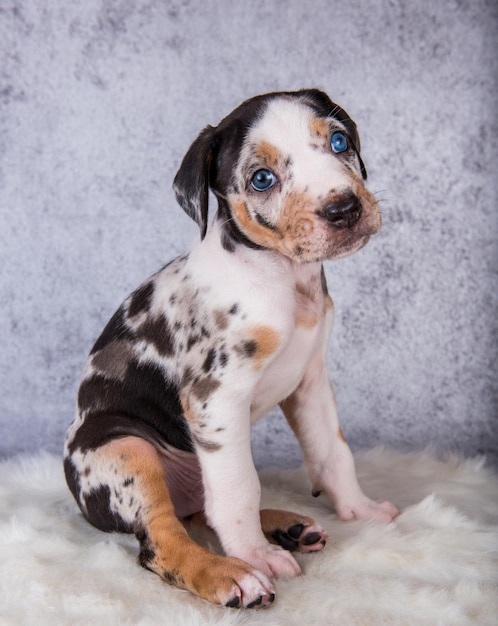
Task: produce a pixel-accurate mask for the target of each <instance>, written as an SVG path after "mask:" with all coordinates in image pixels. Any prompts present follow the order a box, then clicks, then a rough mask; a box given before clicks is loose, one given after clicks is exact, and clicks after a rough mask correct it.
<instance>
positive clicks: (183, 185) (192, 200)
mask: <svg viewBox="0 0 498 626" xmlns="http://www.w3.org/2000/svg"><path fill="white" fill-rule="evenodd" d="M214 135H215V129H214V128H213V127H212V126H206V128H205V129H204V130H203V131H202V132H201V133H200V135H199V136H198V137H197V139H196V140H195V141H194V143H193V144H192V145H191V146H190V148H189V149H188V152H187V154H186V155H185V156H184V157H183V161H182V164H181V165H180V169H179V170H178V172H177V174H176V176H175V180H174V182H173V189H174V191H175V195H176V199H177V201H178V203H179V205H180V206H181V207H182V209H183V210H184V211H185V212H186V213H187V215H188V216H189V217H191V218H192V219H193V220H194V221H195V222H196V223H197V225H198V226H199V228H200V231H201V239H204V236H205V235H206V230H207V222H208V198H209V185H210V171H211V164H212V161H213V151H214Z"/></svg>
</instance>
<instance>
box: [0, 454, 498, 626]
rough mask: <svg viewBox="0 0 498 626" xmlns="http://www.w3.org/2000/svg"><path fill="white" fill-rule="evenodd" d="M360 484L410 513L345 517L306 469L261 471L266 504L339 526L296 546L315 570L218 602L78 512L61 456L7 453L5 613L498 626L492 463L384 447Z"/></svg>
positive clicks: (43, 618) (2, 531) (64, 619)
mask: <svg viewBox="0 0 498 626" xmlns="http://www.w3.org/2000/svg"><path fill="white" fill-rule="evenodd" d="M356 462H357V468H358V474H359V479H360V482H361V483H362V485H363V487H364V489H365V491H366V492H367V493H369V494H370V495H372V496H374V497H380V496H382V497H385V498H388V499H390V500H391V501H393V502H395V503H396V504H397V505H398V507H399V508H400V509H401V511H402V513H401V515H400V516H399V518H398V519H397V520H396V521H395V522H394V523H392V524H390V525H387V526H386V525H381V524H378V523H364V522H347V523H343V522H339V521H338V520H337V519H336V518H335V516H334V514H333V513H332V512H331V511H330V510H329V509H328V508H327V506H326V504H325V502H324V501H323V500H322V499H313V498H312V497H311V496H310V494H309V487H308V483H307V480H306V477H305V474H304V472H303V470H302V469H299V470H296V471H288V470H285V471H284V470H270V471H264V472H262V473H261V480H262V483H263V505H264V506H272V507H278V508H287V509H295V510H300V511H302V512H303V513H306V514H308V515H311V516H314V517H315V518H316V519H317V520H318V521H319V523H321V524H322V525H323V526H324V527H325V528H326V529H327V530H328V532H329V534H330V537H331V540H330V541H329V542H328V544H327V546H326V548H325V550H324V551H323V552H322V553H320V554H315V555H298V557H297V558H298V560H299V562H300V564H301V566H302V568H303V571H304V573H305V575H304V576H303V577H301V578H299V579H295V580H291V581H287V582H278V583H277V600H276V601H275V604H274V605H273V606H272V607H270V608H268V609H261V610H252V611H247V610H236V609H225V608H221V607H220V608H219V607H215V606H211V605H209V604H207V603H205V602H203V601H201V600H199V599H197V598H195V597H193V596H192V595H190V594H189V593H187V592H182V591H178V590H176V589H173V588H171V587H169V586H168V585H167V584H165V583H163V582H162V581H161V580H160V579H159V578H157V577H156V576H155V575H153V574H151V573H150V572H147V571H145V570H143V569H142V568H140V567H139V566H138V565H137V563H136V557H137V546H136V542H135V540H134V539H133V538H132V537H129V536H124V535H108V534H105V533H101V532H99V531H97V530H95V529H93V528H91V527H90V526H89V525H88V524H87V523H86V522H85V521H84V520H83V518H82V517H81V516H80V514H79V512H78V510H77V508H76V506H75V504H74V502H73V501H72V499H71V497H70V495H69V493H68V491H67V489H66V486H65V483H64V480H63V477H62V473H61V462H60V459H59V458H56V457H54V456H50V455H40V456H37V457H35V458H32V457H31V458H20V459H15V460H12V461H6V462H3V463H2V464H0V502H1V509H0V624H2V625H4V624H5V625H7V624H8V625H16V626H17V625H20V624H26V625H36V626H43V625H45V624H46V625H49V624H50V626H53V625H54V624H57V626H61V625H66V624H67V625H71V626H74V625H77V624H85V625H86V624H92V625H94V624H97V625H100V624H102V625H104V624H105V625H106V626H112V625H119V626H125V625H143V626H146V625H149V624H150V625H152V624H154V625H156V624H171V625H172V626H193V625H195V626H197V625H201V624H216V625H218V626H231V625H238V624H265V625H266V626H293V625H296V626H297V625H299V626H313V625H320V626H321V625H323V626H326V625H327V626H328V625H331V626H333V625H336V624H341V625H347V626H349V625H353V624H364V625H369V626H372V625H374V626H375V625H377V624H379V625H380V624H382V625H386V624H395V625H399V624H403V625H404V626H408V625H410V624H420V625H422V624H423V625H424V626H427V625H436V624H438V625H446V624H447V625H449V626H459V625H464V624H465V625H469V626H470V625H476V624H488V625H492V624H497V619H498V618H497V616H498V589H497V584H498V502H497V494H498V477H497V476H495V475H494V474H492V473H491V472H490V471H489V470H487V469H486V468H485V467H483V462H482V461H481V460H472V461H462V460H458V459H455V458H449V459H446V460H445V461H438V460H436V459H435V458H434V457H433V456H432V455H430V454H429V453H424V454H412V455H401V454H398V453H395V452H393V451H388V450H382V449H375V450H373V451H370V452H368V453H362V454H357V455H356Z"/></svg>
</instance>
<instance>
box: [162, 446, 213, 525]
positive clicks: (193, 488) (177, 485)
mask: <svg viewBox="0 0 498 626" xmlns="http://www.w3.org/2000/svg"><path fill="white" fill-rule="evenodd" d="M159 454H160V456H161V462H162V464H163V467H164V470H165V477H166V484H167V485H168V489H169V493H170V497H171V500H172V501H173V504H174V506H175V513H176V515H177V517H179V518H180V519H182V518H184V517H188V516H189V515H192V514H193V513H198V512H199V511H201V510H202V509H203V504H204V489H203V486H202V475H201V468H200V465H199V462H198V460H197V457H196V456H195V454H192V453H190V452H184V451H182V450H177V449H175V448H161V449H160V450H159Z"/></svg>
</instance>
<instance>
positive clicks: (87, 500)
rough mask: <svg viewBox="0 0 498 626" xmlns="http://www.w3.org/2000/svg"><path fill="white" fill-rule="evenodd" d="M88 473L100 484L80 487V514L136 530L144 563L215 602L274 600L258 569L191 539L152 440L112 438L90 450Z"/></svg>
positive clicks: (248, 603)
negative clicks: (206, 547)
mask: <svg viewBox="0 0 498 626" xmlns="http://www.w3.org/2000/svg"><path fill="white" fill-rule="evenodd" d="M66 463H68V461H66ZM69 463H71V461H69ZM91 476H92V484H93V485H98V487H96V488H95V489H93V488H90V489H89V490H88V491H86V492H85V491H84V490H82V491H81V493H80V496H79V500H80V506H81V509H82V511H83V513H84V515H85V516H86V517H87V519H88V520H89V521H90V522H91V523H93V524H94V525H96V526H97V527H99V528H101V529H102V530H128V532H134V533H135V535H136V537H137V539H138V540H139V542H140V554H139V561H140V564H141V565H142V566H143V567H145V568H146V569H149V570H151V571H153V572H155V573H156V574H158V575H159V576H160V577H161V578H162V579H163V580H165V581H166V582H168V583H170V584H173V585H175V586H177V587H179V588H181V589H187V590H189V591H191V592H192V593H194V594H196V595H198V596H200V597H201V598H204V599H205V600H208V601H209V602H213V603H215V604H223V605H226V606H231V607H247V608H252V607H254V606H265V605H268V604H271V603H272V602H273V600H274V598H275V593H274V589H273V586H272V584H271V583H270V581H269V580H268V579H267V578H266V577H265V576H264V575H263V574H262V573H260V572H258V571H257V570H255V569H254V568H252V567H251V566H250V565H248V564H247V563H245V562H244V561H240V560H239V559H235V558H227V557H223V556H218V555H215V554H212V553H211V552H209V551H208V550H206V549H205V548H203V547H201V546H199V545H198V544H196V543H195V542H194V541H192V540H191V539H190V537H189V536H188V534H187V531H186V530H185V528H184V526H183V524H182V523H181V522H180V520H179V519H178V518H177V517H176V515H175V511H174V506H173V503H172V501H171V497H170V494H169V491H168V487H167V485H166V480H165V475H164V466H163V464H162V462H161V459H160V456H159V454H158V452H157V451H156V449H155V448H154V446H153V445H152V444H150V443H148V442H147V441H145V440H143V439H140V438H139V437H124V438H122V439H116V440H114V441H111V442H110V443H108V444H106V445H104V446H103V447H102V448H100V449H99V450H97V451H94V452H92V460H91ZM109 483H111V484H109ZM86 488H88V483H87V486H86V487H85V489H86ZM96 494H98V506H97V501H96ZM106 520H107V522H106Z"/></svg>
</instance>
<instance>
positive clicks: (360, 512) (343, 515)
mask: <svg viewBox="0 0 498 626" xmlns="http://www.w3.org/2000/svg"><path fill="white" fill-rule="evenodd" d="M336 512H337V515H338V517H339V519H341V520H344V521H351V520H377V521H379V522H385V523H389V522H392V521H393V519H394V518H395V517H397V516H398V515H399V511H398V509H397V508H396V507H395V506H394V505H393V504H391V503H390V502H387V500H371V499H370V498H367V497H366V496H364V497H363V498H362V499H361V500H359V501H358V502H354V503H350V502H342V503H337V502H336Z"/></svg>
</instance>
